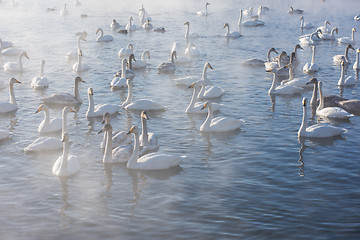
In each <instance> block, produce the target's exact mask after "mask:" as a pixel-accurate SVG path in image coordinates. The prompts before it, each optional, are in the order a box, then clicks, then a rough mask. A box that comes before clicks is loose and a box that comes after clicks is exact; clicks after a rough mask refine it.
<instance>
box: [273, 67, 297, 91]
mask: <svg viewBox="0 0 360 240" xmlns="http://www.w3.org/2000/svg"><path fill="white" fill-rule="evenodd" d="M268 72H272V73H273V74H274V78H273V82H272V85H271V87H270V89H269V91H268V93H269V95H294V94H298V93H300V92H301V91H302V90H303V89H302V88H299V87H295V86H290V85H280V86H278V87H276V82H277V77H278V70H276V69H271V70H270V71H268Z"/></svg>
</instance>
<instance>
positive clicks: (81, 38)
mask: <svg viewBox="0 0 360 240" xmlns="http://www.w3.org/2000/svg"><path fill="white" fill-rule="evenodd" d="M80 41H85V42H86V39H85V38H84V36H83V35H80V36H78V37H77V50H72V51H70V52H68V53H67V54H66V57H65V59H66V61H67V62H69V61H74V60H76V59H77V57H78V54H79V51H80V50H81V46H80Z"/></svg>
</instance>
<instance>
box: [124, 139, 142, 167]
mask: <svg viewBox="0 0 360 240" xmlns="http://www.w3.org/2000/svg"><path fill="white" fill-rule="evenodd" d="M139 147H140V143H139V133H138V132H134V150H133V153H132V155H131V157H130V159H129V161H128V163H127V167H128V168H133V167H134V166H136V163H137V160H138V159H139Z"/></svg>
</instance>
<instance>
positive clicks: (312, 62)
mask: <svg viewBox="0 0 360 240" xmlns="http://www.w3.org/2000/svg"><path fill="white" fill-rule="evenodd" d="M314 63H315V46H314V47H313V51H312V57H311V65H313V64H314Z"/></svg>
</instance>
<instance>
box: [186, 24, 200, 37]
mask: <svg viewBox="0 0 360 240" xmlns="http://www.w3.org/2000/svg"><path fill="white" fill-rule="evenodd" d="M184 25H186V32H185V38H198V37H199V34H197V33H195V32H193V33H190V23H189V22H186V23H184Z"/></svg>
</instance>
